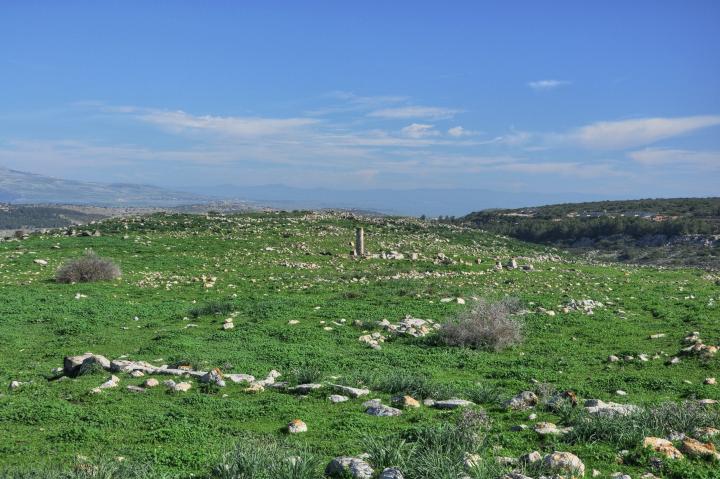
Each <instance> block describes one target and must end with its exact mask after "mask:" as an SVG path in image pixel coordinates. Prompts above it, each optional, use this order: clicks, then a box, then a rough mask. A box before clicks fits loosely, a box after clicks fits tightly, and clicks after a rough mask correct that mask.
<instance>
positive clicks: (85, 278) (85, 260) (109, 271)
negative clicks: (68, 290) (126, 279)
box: [55, 250, 120, 283]
mask: <svg viewBox="0 0 720 479" xmlns="http://www.w3.org/2000/svg"><path fill="white" fill-rule="evenodd" d="M119 277H120V267H119V266H118V265H116V264H115V263H113V262H112V260H110V259H107V258H101V257H100V256H98V255H97V254H95V253H94V252H93V251H90V250H88V251H86V252H85V254H84V255H83V256H82V257H80V258H76V259H72V260H70V261H68V262H66V263H65V264H64V265H62V266H61V267H60V269H58V270H57V273H55V281H57V282H58V283H90V282H94V281H111V280H113V279H117V278H119Z"/></svg>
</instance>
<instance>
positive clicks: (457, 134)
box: [447, 125, 479, 138]
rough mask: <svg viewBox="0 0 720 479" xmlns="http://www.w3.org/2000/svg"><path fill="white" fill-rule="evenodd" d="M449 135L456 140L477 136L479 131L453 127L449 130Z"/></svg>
mask: <svg viewBox="0 0 720 479" xmlns="http://www.w3.org/2000/svg"><path fill="white" fill-rule="evenodd" d="M447 132H448V135H450V136H452V137H454V138H461V137H463V136H475V135H478V134H479V133H478V132H477V131H472V130H468V129H465V128H463V127H462V126H459V125H458V126H453V127H452V128H448V131H447Z"/></svg>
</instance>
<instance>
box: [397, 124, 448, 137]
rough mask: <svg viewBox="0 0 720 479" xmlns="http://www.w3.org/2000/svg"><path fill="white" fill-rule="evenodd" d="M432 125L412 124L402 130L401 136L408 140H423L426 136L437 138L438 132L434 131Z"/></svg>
mask: <svg viewBox="0 0 720 479" xmlns="http://www.w3.org/2000/svg"><path fill="white" fill-rule="evenodd" d="M434 128H435V127H434V126H433V125H425V124H422V123H413V124H411V125H408V126H406V127H405V128H403V129H402V134H403V135H404V136H407V137H409V138H424V137H428V136H437V135H439V134H440V132H439V131H437V130H435V129H434Z"/></svg>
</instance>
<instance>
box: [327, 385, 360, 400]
mask: <svg viewBox="0 0 720 479" xmlns="http://www.w3.org/2000/svg"><path fill="white" fill-rule="evenodd" d="M330 386H332V387H333V388H335V389H336V390H337V391H339V392H341V393H343V394H346V395H348V396H350V397H351V398H359V397H362V396H367V395H368V394H370V390H369V389H361V388H353V387H350V386H343V385H342V384H330Z"/></svg>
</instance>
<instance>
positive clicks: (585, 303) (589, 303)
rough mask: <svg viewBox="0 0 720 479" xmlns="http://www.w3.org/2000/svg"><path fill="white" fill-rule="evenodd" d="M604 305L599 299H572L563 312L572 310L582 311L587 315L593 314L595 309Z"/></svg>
mask: <svg viewBox="0 0 720 479" xmlns="http://www.w3.org/2000/svg"><path fill="white" fill-rule="evenodd" d="M604 307H605V305H604V304H602V303H601V302H599V301H593V300H592V299H581V300H575V299H571V300H570V301H569V302H568V303H567V304H566V305H565V307H564V308H563V313H569V312H570V311H582V312H584V313H585V314H587V315H592V314H594V313H593V310H595V309H596V308H604Z"/></svg>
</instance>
